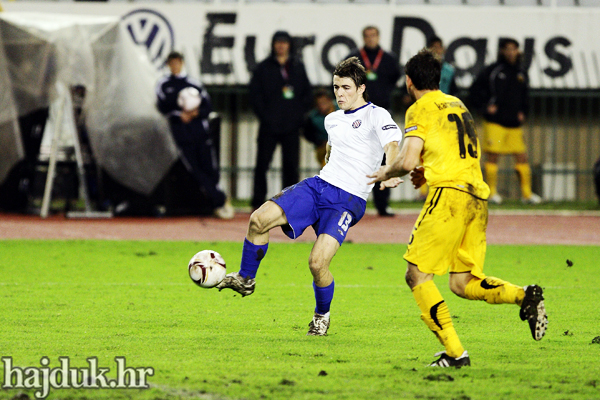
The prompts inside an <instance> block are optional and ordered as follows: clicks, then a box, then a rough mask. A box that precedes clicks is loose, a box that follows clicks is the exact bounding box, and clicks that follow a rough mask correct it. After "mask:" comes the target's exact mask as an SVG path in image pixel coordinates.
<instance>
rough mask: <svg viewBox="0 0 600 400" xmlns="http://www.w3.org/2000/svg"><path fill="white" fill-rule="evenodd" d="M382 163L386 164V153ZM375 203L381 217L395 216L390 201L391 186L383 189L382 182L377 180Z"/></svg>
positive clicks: (374, 191)
mask: <svg viewBox="0 0 600 400" xmlns="http://www.w3.org/2000/svg"><path fill="white" fill-rule="evenodd" d="M381 165H385V155H384V156H383V161H382V162H381ZM372 193H373V204H374V205H375V208H376V209H377V214H379V216H380V217H393V216H394V213H393V212H391V210H390V209H389V203H390V195H391V190H390V188H384V189H383V190H381V182H376V183H375V186H373V191H372Z"/></svg>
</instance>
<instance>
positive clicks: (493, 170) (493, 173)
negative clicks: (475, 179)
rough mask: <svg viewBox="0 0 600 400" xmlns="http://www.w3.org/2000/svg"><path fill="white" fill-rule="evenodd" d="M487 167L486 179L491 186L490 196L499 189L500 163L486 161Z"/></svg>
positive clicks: (485, 165) (485, 166)
mask: <svg viewBox="0 0 600 400" xmlns="http://www.w3.org/2000/svg"><path fill="white" fill-rule="evenodd" d="M484 168H485V181H486V183H487V184H488V186H489V187H490V197H491V196H493V195H495V194H496V193H497V191H498V164H494V163H490V162H486V163H485V164H484Z"/></svg>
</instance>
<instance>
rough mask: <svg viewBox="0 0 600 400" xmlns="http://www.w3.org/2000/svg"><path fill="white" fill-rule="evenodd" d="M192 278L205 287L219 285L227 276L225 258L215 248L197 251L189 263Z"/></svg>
mask: <svg viewBox="0 0 600 400" xmlns="http://www.w3.org/2000/svg"><path fill="white" fill-rule="evenodd" d="M188 271H189V273H190V278H191V279H192V280H193V281H194V283H195V284H196V285H198V286H201V287H203V288H212V287H215V286H217V285H218V284H219V283H221V281H222V280H223V278H225V274H226V271H227V270H226V268H225V260H223V257H221V255H220V254H219V253H217V252H216V251H213V250H202V251H201V252H199V253H196V254H195V255H194V257H192V259H191V260H190V263H189V264H188Z"/></svg>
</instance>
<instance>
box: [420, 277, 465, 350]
mask: <svg viewBox="0 0 600 400" xmlns="http://www.w3.org/2000/svg"><path fill="white" fill-rule="evenodd" d="M412 293H413V296H415V300H416V301H417V305H418V306H419V308H420V309H421V319H422V320H423V322H425V324H426V325H427V326H428V327H429V329H431V331H432V332H433V333H434V334H435V336H437V338H438V340H439V341H440V342H441V343H442V344H443V345H444V347H445V348H446V354H448V355H449V356H450V357H453V358H458V357H460V356H461V355H462V354H463V352H464V351H465V349H464V348H463V346H462V344H461V343H460V339H459V338H458V335H457V334H456V330H455V329H454V325H453V324H452V319H451V318H450V310H449V309H448V306H447V305H446V302H445V301H444V299H443V298H442V295H441V294H440V292H439V290H438V288H437V286H435V283H433V281H427V282H425V283H421V284H420V285H417V286H415V287H414V288H413V289H412Z"/></svg>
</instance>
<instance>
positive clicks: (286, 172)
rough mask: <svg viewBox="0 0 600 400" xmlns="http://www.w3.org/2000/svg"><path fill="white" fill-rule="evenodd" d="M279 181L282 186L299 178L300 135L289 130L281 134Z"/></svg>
mask: <svg viewBox="0 0 600 400" xmlns="http://www.w3.org/2000/svg"><path fill="white" fill-rule="evenodd" d="M280 142H281V157H282V159H281V161H282V162H281V167H282V174H281V183H282V186H283V187H288V186H292V185H293V184H295V183H296V182H298V180H299V176H300V173H299V168H300V136H299V134H298V132H297V131H296V132H291V133H288V134H285V135H282V136H281V139H280Z"/></svg>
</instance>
